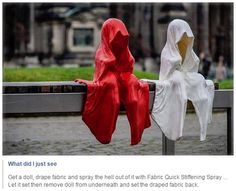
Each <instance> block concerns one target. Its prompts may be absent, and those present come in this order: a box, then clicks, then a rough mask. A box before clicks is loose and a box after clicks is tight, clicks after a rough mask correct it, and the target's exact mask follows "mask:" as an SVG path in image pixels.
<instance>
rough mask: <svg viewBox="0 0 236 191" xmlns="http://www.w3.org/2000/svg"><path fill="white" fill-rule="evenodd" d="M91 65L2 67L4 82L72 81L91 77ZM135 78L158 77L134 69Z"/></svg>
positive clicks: (92, 70)
mask: <svg viewBox="0 0 236 191" xmlns="http://www.w3.org/2000/svg"><path fill="white" fill-rule="evenodd" d="M93 73H94V68H93V67H80V68H62V67H56V68H4V71H3V81H4V82H20V81H24V82H35V81H73V80H75V79H78V78H79V79H85V80H92V79H93ZM134 73H135V75H136V76H137V78H139V79H141V78H146V79H158V75H157V74H153V73H148V72H141V71H135V72H134Z"/></svg>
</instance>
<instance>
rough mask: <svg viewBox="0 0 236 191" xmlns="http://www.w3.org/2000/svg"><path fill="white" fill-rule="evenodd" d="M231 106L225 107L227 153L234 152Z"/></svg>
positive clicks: (231, 153)
mask: <svg viewBox="0 0 236 191" xmlns="http://www.w3.org/2000/svg"><path fill="white" fill-rule="evenodd" d="M233 119H234V116H233V108H227V154H228V155H233V154H234V132H233Z"/></svg>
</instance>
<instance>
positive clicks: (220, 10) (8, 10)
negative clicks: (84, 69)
mask: <svg viewBox="0 0 236 191" xmlns="http://www.w3.org/2000/svg"><path fill="white" fill-rule="evenodd" d="M109 17H116V18H119V19H121V20H123V21H124V23H125V24H126V26H127V28H128V30H129V33H130V49H131V52H132V53H133V55H134V56H135V58H136V60H138V59H140V58H152V59H154V60H155V61H157V63H158V62H159V56H160V53H161V50H162V48H163V47H164V45H165V42H166V31H167V26H168V24H169V22H170V21H171V20H173V19H174V18H182V19H184V20H186V21H187V22H188V23H189V24H190V26H191V28H192V30H193V33H194V35H195V43H194V46H195V50H196V52H197V54H199V53H200V52H205V53H206V54H208V55H210V56H211V57H212V59H213V60H215V61H217V60H218V57H219V56H220V55H223V56H224V57H225V58H226V60H227V63H228V66H230V67H232V66H233V3H4V4H3V35H4V39H3V42H4V44H3V50H4V60H5V61H7V60H11V59H20V58H22V57H24V58H25V57H26V56H27V57H35V58H37V59H38V61H39V63H41V64H42V65H43V64H45V65H47V64H50V63H56V64H59V65H61V64H65V63H72V64H76V65H87V64H91V63H93V56H94V53H95V50H96V48H97V46H98V43H99V41H100V32H101V26H102V23H103V22H104V20H106V19H107V18H109Z"/></svg>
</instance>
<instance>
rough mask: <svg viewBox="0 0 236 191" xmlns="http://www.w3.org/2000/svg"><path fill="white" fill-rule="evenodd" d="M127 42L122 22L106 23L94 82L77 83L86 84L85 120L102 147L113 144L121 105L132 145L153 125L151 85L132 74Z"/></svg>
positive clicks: (97, 58) (132, 61)
mask: <svg viewBox="0 0 236 191" xmlns="http://www.w3.org/2000/svg"><path fill="white" fill-rule="evenodd" d="M128 38H129V33H128V31H127V29H126V27H125V25H124V24H123V22H122V21H120V20H118V19H113V18H112V19H108V20H107V21H105V22H104V24H103V26H102V32H101V43H100V45H99V47H98V49H97V51H96V56H95V73H94V80H93V81H92V82H90V81H85V80H79V79H78V80H76V82H80V83H81V82H82V83H86V84H87V99H86V103H85V107H84V111H83V115H82V119H83V121H84V122H85V123H86V125H87V126H88V127H89V128H90V130H91V132H92V133H93V134H94V136H95V137H96V138H97V140H98V141H99V142H101V143H103V144H107V143H109V142H110V141H111V137H112V134H113V132H114V130H115V126H116V120H117V117H118V114H119V110H120V104H121V103H122V104H123V105H124V106H125V109H126V113H127V117H128V120H129V123H130V127H131V145H135V144H138V143H139V142H140V140H141V137H142V134H143V130H144V129H145V128H147V127H149V126H150V125H151V123H150V117H149V88H148V84H147V83H146V82H142V81H139V80H138V79H137V78H136V77H135V76H134V75H133V74H132V72H133V65H134V58H133V56H132V55H131V53H130V51H129V48H128Z"/></svg>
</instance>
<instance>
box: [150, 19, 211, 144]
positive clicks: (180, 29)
mask: <svg viewBox="0 0 236 191" xmlns="http://www.w3.org/2000/svg"><path fill="white" fill-rule="evenodd" d="M184 34H186V35H187V36H188V37H190V38H191V39H192V40H191V41H190V42H189V44H188V46H187V49H186V54H185V58H184V60H182V57H181V55H180V51H179V48H178V42H179V41H180V40H181V39H182V37H183V35H184ZM193 39H194V36H193V33H192V30H191V29H190V27H189V25H188V23H186V22H185V21H183V20H180V19H175V20H173V21H172V22H171V23H170V24H169V26H168V30H167V42H166V44H165V47H164V48H163V50H162V53H161V67H160V80H149V81H152V82H155V83H156V92H155V101H154V105H153V110H152V114H151V115H152V119H153V120H154V122H155V123H156V124H157V125H158V126H159V127H160V128H161V130H162V131H163V133H164V134H165V136H166V137H167V138H169V139H171V140H177V139H179V138H180V137H181V136H182V131H183V126H184V119H185V115H186V108H187V100H190V101H191V102H192V103H193V106H194V108H195V111H196V114H197V116H198V119H199V123H200V140H201V141H203V140H205V139H206V132H207V126H208V123H210V122H211V119H212V105H213V98H214V84H213V82H212V81H211V80H205V79H204V77H203V76H202V75H201V74H199V73H197V72H198V65H199V59H198V57H197V56H196V54H195V53H194V51H193Z"/></svg>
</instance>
